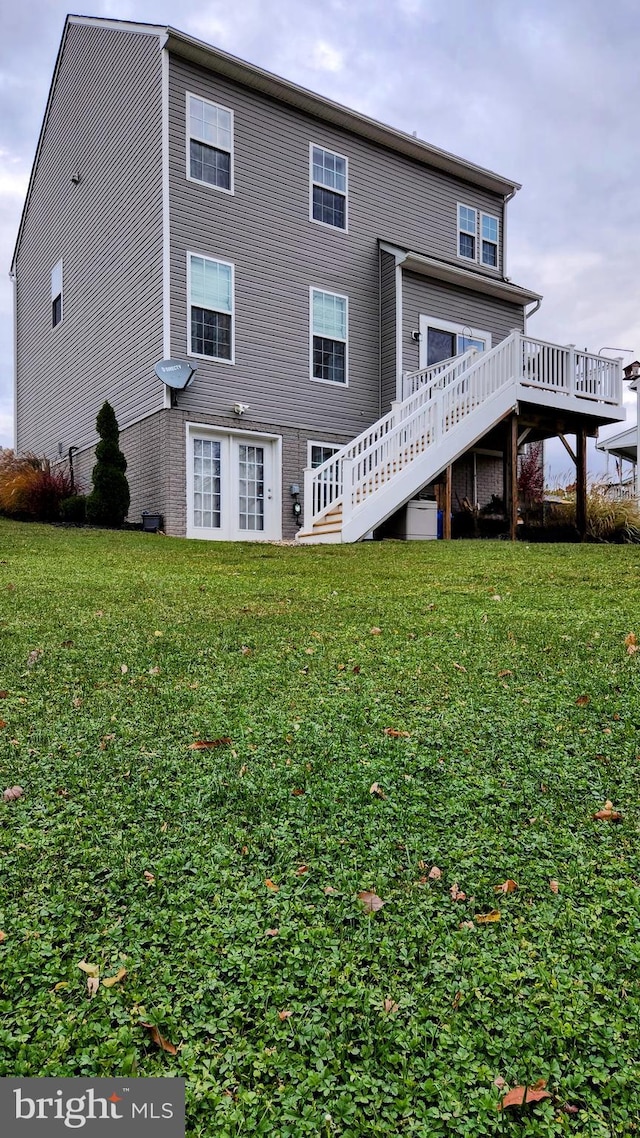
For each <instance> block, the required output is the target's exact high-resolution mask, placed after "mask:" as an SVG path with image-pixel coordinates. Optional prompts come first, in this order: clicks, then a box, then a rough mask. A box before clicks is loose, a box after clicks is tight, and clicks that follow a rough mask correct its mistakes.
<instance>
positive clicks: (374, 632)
mask: <svg viewBox="0 0 640 1138" xmlns="http://www.w3.org/2000/svg"><path fill="white" fill-rule="evenodd" d="M381 632H382V629H381V628H377V627H376V626H374V627H373V628H370V629H369V636H379V635H380V633H381Z"/></svg>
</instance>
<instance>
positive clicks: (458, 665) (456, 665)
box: [453, 660, 467, 672]
mask: <svg viewBox="0 0 640 1138" xmlns="http://www.w3.org/2000/svg"><path fill="white" fill-rule="evenodd" d="M453 666H454V668H457V669H458V671H459V672H466V670H467V669H466V668H465V667H464V666H463V665H462V664H456V662H455V660H454V662H453Z"/></svg>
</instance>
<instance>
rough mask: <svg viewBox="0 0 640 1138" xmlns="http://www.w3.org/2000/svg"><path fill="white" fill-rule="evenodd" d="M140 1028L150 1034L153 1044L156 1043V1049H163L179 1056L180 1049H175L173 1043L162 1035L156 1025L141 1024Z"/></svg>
mask: <svg viewBox="0 0 640 1138" xmlns="http://www.w3.org/2000/svg"><path fill="white" fill-rule="evenodd" d="M140 1027H144V1028H145V1030H146V1031H148V1032H149V1034H150V1036H151V1042H152V1043H155V1045H156V1047H161V1048H162V1050H163V1051H168V1052H169V1054H170V1055H177V1054H178V1048H177V1047H174V1046H173V1043H169V1040H168V1039H165V1038H164V1036H163V1035H161V1034H160V1032H159V1031H158V1029H157V1027H156V1025H155V1023H141V1024H140Z"/></svg>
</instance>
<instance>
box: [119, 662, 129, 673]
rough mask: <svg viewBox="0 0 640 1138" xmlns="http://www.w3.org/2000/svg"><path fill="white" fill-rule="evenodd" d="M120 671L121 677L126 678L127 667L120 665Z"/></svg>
mask: <svg viewBox="0 0 640 1138" xmlns="http://www.w3.org/2000/svg"><path fill="white" fill-rule="evenodd" d="M120 671H121V672H122V675H123V676H126V674H127V672H128V671H129V669H128V667H127V665H126V664H121V665H120Z"/></svg>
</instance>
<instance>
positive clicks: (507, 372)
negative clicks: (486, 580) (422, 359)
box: [304, 331, 622, 532]
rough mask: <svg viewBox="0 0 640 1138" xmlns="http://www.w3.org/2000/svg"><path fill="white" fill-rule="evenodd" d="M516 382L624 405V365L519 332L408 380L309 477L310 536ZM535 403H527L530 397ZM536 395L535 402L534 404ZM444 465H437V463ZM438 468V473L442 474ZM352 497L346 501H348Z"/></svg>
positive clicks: (306, 524) (307, 511)
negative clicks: (386, 407) (395, 398)
mask: <svg viewBox="0 0 640 1138" xmlns="http://www.w3.org/2000/svg"><path fill="white" fill-rule="evenodd" d="M510 383H512V384H513V385H514V387H515V386H516V385H518V384H521V385H523V386H524V387H528V388H532V389H533V388H538V389H545V390H547V391H552V392H555V393H557V395H558V407H561V406H562V403H563V400H564V398H566V397H579V398H581V399H585V400H592V401H595V402H599V403H607V404H614V405H616V406H619V405H620V404H621V403H622V366H621V361H620V360H611V359H606V358H604V357H602V356H595V355H591V354H590V353H588V352H580V351H577V350H576V349H575V348H574V347H573V346H572V345H569V346H568V347H561V346H560V345H558V344H550V343H547V342H546V341H544V340H536V339H533V338H532V337H530V336H525V335H523V334H522V333H521V332H518V331H514V332H512V333H511V335H510V336H508V337H507V338H506V339H505V340H502V341H501V343H499V344H497V345H496V347H495V348H492V349H491V350H490V351H488V352H482V353H479V352H478V351H477V350H476V349H475V348H471V349H470V350H469V351H468V352H465V353H464V355H461V356H457V357H454V358H453V359H450V360H444V361H443V362H442V363H441V364H435V365H432V366H431V367H428V368H423V369H421V370H420V371H417V372H413V373H411V374H409V375H405V376H404V377H403V392H404V393H405V397H404V398H403V399H402V400H401V401H399V402H397V403H393V404H392V406H391V410H390V411H389V412H388V414H386V415H384V416H383V417H382V418H381V419H378V421H377V422H376V423H374V424H373V425H372V426H371V427H368V428H367V429H366V430H365V431H363V432H362V433H361V434H360V435H358V436H357V437H356V438H355V439H353V440H352V442H350V443H348V444H347V445H346V446H345V447H342V449H341V450H339V451H338V452H337V453H336V454H335V455H332V456H331V458H329V459H328V460H327V461H326V462H324V463H323V464H322V465H321V466H318V467H316V468H315V469H307V470H305V474H304V530H305V531H307V532H309V531H310V530H311V528H312V526H313V523H314V521H316V520H317V519H318V518H320V517H321V516H322V515H323V514H327V513H329V512H330V511H331V509H332V508H335V507H337V506H338V505H340V504H342V506H343V522H344V520H345V519H346V518H347V517H348V516H350V515H351V514H352V512H353V510H354V509H355V508H357V506H358V504H361V503H362V502H363V501H364V499H365V497H368V496H369V495H370V494H371V493H373V492H374V491H375V490H376V489H379V488H380V487H381V485H382V484H383V483H385V484H387V483H388V482H389V480H390V479H391V478H392V477H394V475H396V474H398V473H399V472H400V470H402V469H406V467H407V464H408V463H410V462H412V461H413V460H414V459H416V458H418V457H419V456H420V455H422V454H424V452H425V451H426V450H427V449H429V448H431V447H433V446H437V445H438V444H439V443H440V442H442V440H443V439H444V437H445V436H446V435H448V434H449V433H450V432H451V431H452V430H453V428H454V427H456V426H457V425H458V423H460V422H461V421H462V420H463V419H466V418H468V417H469V416H470V415H471V414H472V413H473V411H474V410H475V409H476V408H477V407H479V406H480V405H481V404H483V403H485V402H486V401H487V400H488V399H489V398H490V397H491V396H492V395H494V394H495V393H496V392H497V391H499V390H500V389H502V388H504V387H505V386H506V385H508V384H510ZM526 398H528V396H527V397H526ZM535 401H536V397H535V392H534V391H533V390H532V391H531V402H533V403H535ZM436 465H437V464H436ZM435 469H436V468H435V466H434V470H435ZM345 491H346V496H345Z"/></svg>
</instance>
